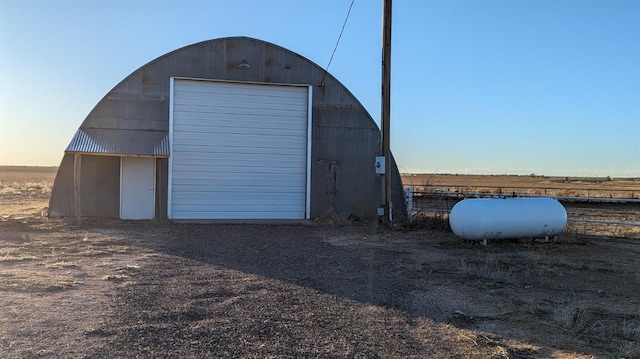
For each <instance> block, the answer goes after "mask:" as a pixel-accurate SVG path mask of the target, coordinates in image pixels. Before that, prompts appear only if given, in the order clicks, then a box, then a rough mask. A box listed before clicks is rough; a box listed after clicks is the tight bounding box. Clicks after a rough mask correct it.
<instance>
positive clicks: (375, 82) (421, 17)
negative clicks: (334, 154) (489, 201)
mask: <svg viewBox="0 0 640 359" xmlns="http://www.w3.org/2000/svg"><path fill="white" fill-rule="evenodd" d="M350 3H351V0H270V1H267V0H229V1H222V0H209V1H205V0H202V1H192V0H184V1H168V0H164V1H163V0H153V1H151V0H149V1H142V0H138V1H135V0H110V1H106V0H104V1H99V0H0V165H43V166H57V165H59V163H60V160H61V159H62V156H63V154H64V149H65V147H66V146H67V145H68V143H69V141H70V140H71V138H72V136H73V134H74V133H75V131H76V129H77V128H78V127H79V126H80V124H81V123H82V121H83V120H84V119H85V117H86V116H87V115H88V114H89V112H90V111H91V109H92V108H93V107H94V106H95V105H96V104H97V103H98V102H99V101H100V99H101V98H102V97H103V96H104V95H106V94H107V92H108V91H109V90H111V89H112V88H113V87H114V86H116V85H117V84H118V83H119V82H120V81H121V80H122V79H124V78H125V77H126V76H127V75H129V74H130V73H132V72H134V71H135V70H136V69H138V68H139V67H141V66H143V65H144V64H146V63H148V62H149V61H151V60H153V59H155V58H157V57H159V56H161V55H163V54H165V53H167V52H170V51H173V50H175V49H178V48H181V47H184V46H187V45H190V44H193V43H196V42H200V41H204V40H209V39H215V38H220V37H227V36H249V37H253V38H257V39H260V40H265V41H268V42H272V43H274V44H277V45H280V46H283V47H285V48H287V49H290V50H292V51H294V52H296V53H298V54H300V55H302V56H304V57H306V58H308V59H310V60H311V61H313V62H314V63H316V64H318V65H319V66H321V67H323V68H324V67H326V66H327V63H328V62H329V58H330V56H331V52H332V51H333V48H334V46H335V43H336V40H337V38H338V35H339V34H340V28H341V27H342V24H343V21H344V19H345V16H346V14H347V10H348V9H349V5H350ZM639 19H640V1H638V0H610V1H605V0H395V1H394V4H393V42H392V73H391V76H392V88H391V91H392V103H391V150H392V152H393V153H394V156H395V158H396V161H397V163H398V165H399V168H400V171H401V172H410V173H462V174H466V173H473V174H505V173H508V174H529V173H536V174H544V175H561V176H574V175H575V176H607V175H609V176H613V177H640V20H639ZM381 33H382V0H355V3H354V5H353V9H352V11H351V15H350V18H349V20H348V22H347V24H346V28H345V31H344V34H343V35H342V39H341V41H340V45H339V47H338V49H337V51H336V54H335V57H334V59H333V63H332V64H331V67H330V68H329V72H330V73H331V74H333V75H334V76H335V77H336V78H337V79H338V80H339V81H340V82H342V83H343V84H344V85H345V86H346V87H347V88H348V89H349V90H350V91H351V92H352V93H353V94H354V95H355V97H356V98H357V99H358V100H359V101H360V102H361V103H362V104H363V105H364V107H365V108H366V109H367V111H369V113H370V114H371V116H372V117H373V118H374V120H375V121H376V122H377V123H378V124H379V123H380V122H379V120H380V117H381V116H380V104H381V99H380V93H381V90H380V88H381V85H380V83H381V67H380V66H381V65H380V64H381V38H382V36H381Z"/></svg>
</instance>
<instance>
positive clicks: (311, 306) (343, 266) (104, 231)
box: [0, 167, 640, 358]
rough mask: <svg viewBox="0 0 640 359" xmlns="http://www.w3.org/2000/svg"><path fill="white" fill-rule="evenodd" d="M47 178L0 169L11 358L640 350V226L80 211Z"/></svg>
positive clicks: (604, 353) (0, 286) (3, 287)
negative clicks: (53, 210) (501, 232)
mask: <svg viewBox="0 0 640 359" xmlns="http://www.w3.org/2000/svg"><path fill="white" fill-rule="evenodd" d="M53 176H54V171H52V170H43V169H24V168H23V169H20V170H18V169H9V168H7V167H0V305H1V306H2V308H3V310H2V311H0V323H2V325H0V353H2V357H6V358H14V357H15V358H23V357H88V358H101V357H105V358H106V357H109V358H111V357H141V358H146V357H148V358H152V357H153V358H155V357H198V358H205V357H214V358H219V357H264V358H267V357H272V358H280V357H320V358H335V357H350V358H376V357H380V358H391V357H393V358H396V357H413V358H452V357H455V358H622V357H624V358H637V357H640V297H639V296H638V293H640V264H639V263H640V261H639V260H638V258H639V256H640V242H639V241H638V239H635V238H629V237H628V236H620V235H617V234H616V233H611V234H610V235H606V234H607V233H604V234H605V235H601V234H599V235H592V234H588V233H578V232H575V233H573V232H569V233H565V234H563V235H561V236H560V238H559V239H558V241H553V242H550V243H544V242H542V241H531V240H516V241H494V242H490V243H489V245H488V246H486V247H482V246H480V245H479V244H478V243H475V242H465V241H462V240H460V239H458V238H456V237H455V236H454V235H453V234H452V233H450V232H449V231H447V230H438V229H429V228H427V227H428V226H427V225H422V226H419V225H416V226H414V227H404V228H400V229H397V230H387V229H383V228H380V227H378V225H377V223H373V222H366V221H361V222H358V223H355V224H354V223H351V222H349V221H348V220H347V219H343V218H339V217H337V216H336V217H331V218H324V219H321V220H317V221H313V222H311V223H309V224H307V225H296V226H288V225H220V224H216V225H205V224H197V225H196V224H174V223H169V222H164V221H149V222H135V221H120V220H116V219H84V220H83V221H81V222H76V221H74V220H70V219H48V218H46V217H45V216H43V215H42V214H43V213H45V212H46V211H45V207H46V206H47V201H48V193H49V191H50V187H51V184H52V182H53ZM606 211H607V208H603V209H600V210H599V212H602V213H601V215H602V216H606V213H605V212H606ZM621 211H623V212H624V211H626V210H621ZM628 212H629V216H634V215H637V212H638V208H633V207H630V208H628ZM363 222H364V223H363ZM423 224H424V223H423Z"/></svg>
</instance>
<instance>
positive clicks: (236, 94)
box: [169, 79, 309, 219]
mask: <svg viewBox="0 0 640 359" xmlns="http://www.w3.org/2000/svg"><path fill="white" fill-rule="evenodd" d="M308 92H309V89H308V87H301V86H276V85H257V84H247V83H235V82H215V81H198V80H186V79H176V80H175V83H174V92H173V97H172V99H171V101H172V111H173V112H172V120H171V122H172V123H171V127H170V132H171V157H170V159H169V176H170V183H171V184H170V187H169V202H170V204H169V206H170V207H169V218H171V219H304V218H305V214H306V184H307V131H308V127H307V124H308V120H309V119H308V111H307V109H308V101H309V99H308Z"/></svg>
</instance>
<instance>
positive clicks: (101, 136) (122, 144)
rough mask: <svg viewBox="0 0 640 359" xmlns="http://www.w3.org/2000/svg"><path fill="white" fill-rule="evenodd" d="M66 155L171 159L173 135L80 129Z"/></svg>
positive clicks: (138, 131) (141, 131) (153, 132)
mask: <svg viewBox="0 0 640 359" xmlns="http://www.w3.org/2000/svg"><path fill="white" fill-rule="evenodd" d="M65 152H67V153H82V154H92V155H103V156H106V155H114V156H150V157H169V134H168V133H167V132H166V131H149V130H122V129H120V130H116V129H105V128H80V129H78V131H77V132H76V134H75V135H74V136H73V139H72V140H71V143H70V144H69V146H67V149H66V150H65Z"/></svg>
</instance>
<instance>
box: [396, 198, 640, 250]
mask: <svg viewBox="0 0 640 359" xmlns="http://www.w3.org/2000/svg"><path fill="white" fill-rule="evenodd" d="M486 188H494V189H496V188H502V189H504V188H505V187H486ZM515 188H518V189H525V190H530V189H531V188H529V187H509V189H515ZM474 189H476V188H474ZM483 189H484V187H483ZM536 190H540V189H536ZM513 192H515V191H512V192H507V193H505V192H504V191H502V192H500V191H494V192H490V191H470V192H465V191H443V190H418V191H414V190H413V189H412V188H407V189H406V191H405V195H406V197H405V202H406V206H407V218H409V221H411V220H412V219H413V218H416V217H421V218H425V217H427V218H429V217H437V218H439V219H441V220H446V221H448V218H449V212H450V211H451V209H452V208H453V206H454V205H455V204H456V203H458V202H459V201H461V200H463V199H464V198H470V197H484V198H488V197H489V198H490V197H501V198H505V197H539V196H545V195H544V194H541V195H534V194H531V191H519V192H516V193H513ZM542 193H544V192H542ZM546 193H547V196H549V195H548V194H549V193H550V191H547V192H546ZM636 193H637V192H636ZM590 194H591V193H590ZM549 197H555V198H557V199H558V200H560V201H561V202H563V204H564V205H565V208H566V209H567V215H568V218H567V220H568V222H569V224H568V226H567V227H568V229H567V231H569V230H570V231H574V232H576V231H579V232H581V233H582V234H589V235H597V236H611V237H625V238H635V239H638V238H640V199H638V198H622V197H613V196H612V197H594V196H592V197H581V196H549Z"/></svg>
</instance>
